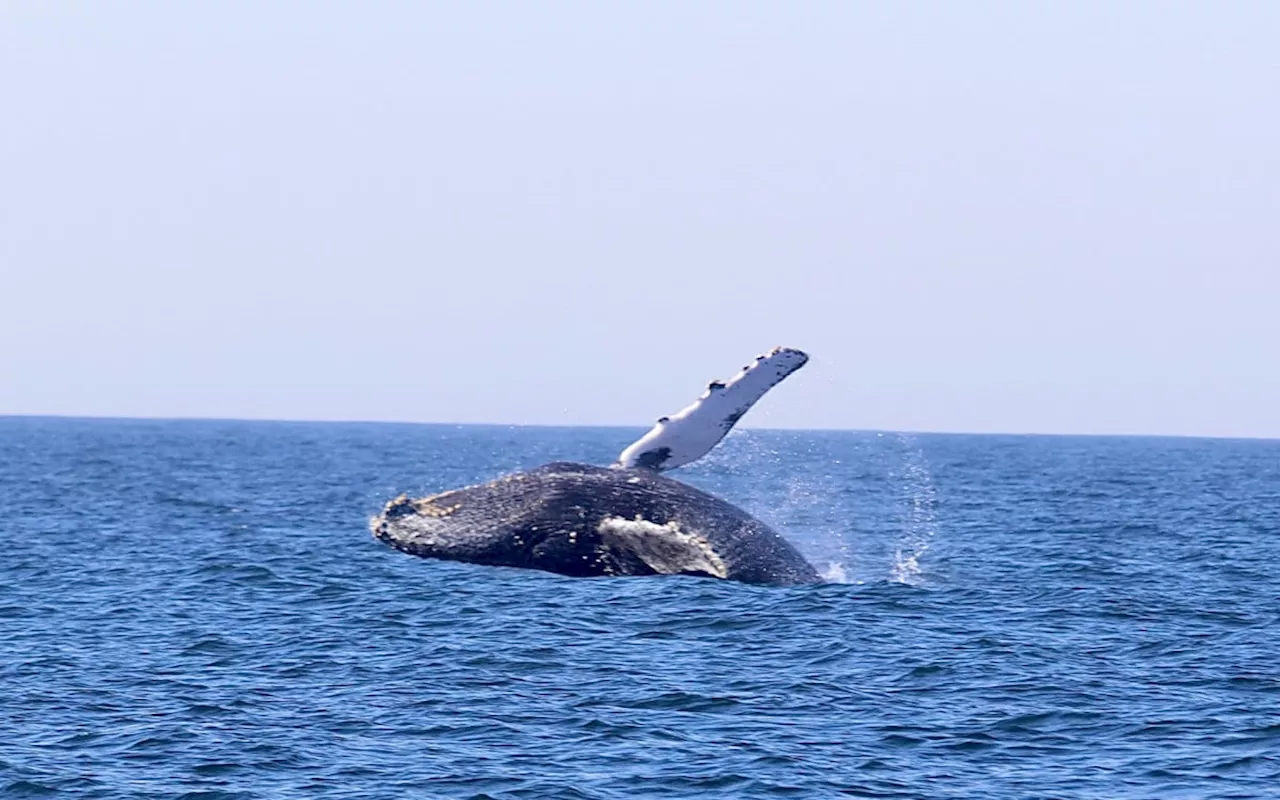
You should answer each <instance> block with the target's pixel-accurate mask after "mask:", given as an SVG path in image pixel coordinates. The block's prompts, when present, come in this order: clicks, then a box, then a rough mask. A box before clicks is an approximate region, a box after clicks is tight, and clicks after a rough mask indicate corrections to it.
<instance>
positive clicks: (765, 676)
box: [0, 418, 1280, 799]
mask: <svg viewBox="0 0 1280 800" xmlns="http://www.w3.org/2000/svg"><path fill="white" fill-rule="evenodd" d="M640 432H641V431H639V430H629V429H618V430H610V429H550V428H505V427H457V426H420V425H378V424H302V423H246V422H187V421H107V420H63V419H42V418H0V537H2V541H0V546H2V549H0V795H3V796H4V797H24V796H29V797H56V796H68V797H103V798H116V797H144V798H179V797H181V798H210V799H212V798H275V797H324V798H330V797H332V798H378V797H388V798H393V797H493V798H542V797H548V798H556V797H566V798H633V797H655V798H657V797H662V798H666V797H789V798H801V797H833V796H839V795H845V796H853V797H883V798H889V797H893V798H1041V797H1044V798H1048V797H1053V798H1121V797H1126V798H1127V797H1142V798H1228V797H1230V798H1247V797H1280V576H1278V572H1280V570H1278V565H1280V442H1273V441H1220V440H1218V441H1215V440H1192V439H1124V438H1063V437H1000V436H944V435H927V436H926V435H905V434H892V433H884V434H879V433H857V432H848V433H846V432H796V433H792V432H761V431H745V432H740V433H736V434H735V435H733V436H731V437H730V438H729V439H728V440H727V441H726V442H725V444H724V445H723V446H722V447H721V448H720V449H719V450H717V451H716V452H715V453H713V454H712V455H711V456H709V457H708V458H706V459H704V460H703V461H702V462H699V463H698V464H696V465H694V466H692V467H690V468H687V469H684V470H681V471H680V472H679V474H678V477H680V478H682V479H684V480H687V481H689V482H691V483H695V484H697V485H699V486H701V487H703V488H707V489H709V490H711V491H713V492H715V493H717V494H719V495H721V496H722V497H724V498H726V499H728V500H730V501H732V502H734V503H737V504H738V505H740V506H742V507H744V508H746V509H747V510H749V511H751V512H752V513H754V514H756V515H757V516H759V517H761V518H762V519H764V520H766V521H768V522H770V523H772V524H773V525H774V526H775V527H776V528H777V529H778V530H779V531H781V532H783V533H784V534H785V535H786V536H788V537H789V538H790V539H791V540H792V541H793V542H795V543H796V544H797V546H798V547H800V548H801V550H802V551H803V552H804V553H806V555H808V556H809V557H810V559H811V560H812V561H813V562H814V563H815V564H817V565H818V566H819V567H820V569H822V570H823V571H824V572H825V573H826V574H827V575H828V576H829V577H830V578H831V579H832V582H830V583H826V584H822V585H818V586H805V587H796V588H770V587H756V586H746V585H741V584H735V583H730V582H721V581H714V580H710V579H699V578H683V577H674V578H673V577H665V578H663V577H659V578H614V579H608V578H605V579H591V580H578V579H570V578H565V577H561V576H558V575H553V574H547V573H539V572H532V571H521V570H511V569H502V568H488V567H479V566H474V565H466V564H456V563H442V562H432V561H427V560H422V559H417V558H414V557H411V556H407V555H404V554H401V553H398V552H395V551H393V550H391V549H389V548H387V547H385V546H383V545H380V544H378V543H377V542H375V541H374V540H373V539H372V538H371V537H370V535H369V533H368V531H367V528H366V523H367V519H368V517H369V516H371V515H372V514H374V513H376V512H377V511H378V510H379V509H380V507H381V505H382V504H383V503H384V502H385V501H386V500H388V499H389V498H391V497H393V496H395V495H396V494H398V493H400V492H402V491H408V492H410V493H426V492H431V491H436V490H440V489H444V488H451V487H454V486H458V485H461V484H465V483H470V482H475V481H480V480H484V479H488V478H490V477H493V476H496V475H498V474H500V473H503V472H507V471H511V470H515V469H519V468H524V467H530V466H534V465H537V464H539V463H542V462H545V461H549V460H553V459H572V460H584V461H591V462H596V463H608V462H609V461H610V460H611V459H612V458H613V457H614V456H615V455H616V454H617V452H618V451H619V450H620V449H621V448H622V447H623V446H624V445H625V444H627V443H628V442H630V441H631V440H632V439H633V438H635V436H636V435H638V434H639V433H640Z"/></svg>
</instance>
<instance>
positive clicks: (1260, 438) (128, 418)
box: [0, 413, 1280, 442]
mask: <svg viewBox="0 0 1280 800" xmlns="http://www.w3.org/2000/svg"><path fill="white" fill-rule="evenodd" d="M11 419H45V420H78V421H90V422H111V421H118V422H247V423H265V424H272V423H274V424H292V425H308V424H311V425H419V426H424V427H428V426H429V427H453V428H463V427H470V428H557V429H569V428H584V429H598V430H620V429H630V430H647V429H648V428H649V427H652V426H644V425H634V424H632V425H611V424H591V425H565V424H560V423H549V422H453V421H450V422H438V421H423V420H388V419H332V418H324V419H315V418H312V419H283V418H279V417H217V416H208V417H205V416H184V415H174V416H134V415H114V414H8V413H0V421H3V420H11ZM735 429H736V430H747V431H762V432H778V433H788V432H790V433H876V434H886V433H893V434H909V435H912V436H999V437H1009V436H1036V437H1058V438H1080V439H1206V440H1214V441H1251V442H1275V441H1280V437H1277V436H1268V435H1262V434H1258V435H1234V436H1229V435H1210V434H1196V433H1060V432H1052V431H1050V432H1043V431H961V430H919V429H894V428H803V427H783V428H777V427H765V426H760V427H757V426H754V425H739V426H736V428H735Z"/></svg>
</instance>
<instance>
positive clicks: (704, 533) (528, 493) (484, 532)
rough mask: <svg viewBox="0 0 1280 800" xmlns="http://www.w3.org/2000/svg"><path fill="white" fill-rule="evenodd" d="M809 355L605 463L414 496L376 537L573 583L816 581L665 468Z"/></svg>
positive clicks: (706, 397)
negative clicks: (611, 578)
mask: <svg viewBox="0 0 1280 800" xmlns="http://www.w3.org/2000/svg"><path fill="white" fill-rule="evenodd" d="M807 360H808V356H806V355H805V354H804V353H802V352H800V351H799V350H792V349H787V348H775V349H773V350H771V351H770V352H768V353H766V354H765V355H762V356H760V357H759V358H757V359H756V361H755V362H754V363H752V364H749V365H748V366H746V367H745V368H743V370H742V371H741V372H739V373H738V374H737V375H736V376H734V377H733V378H732V379H730V380H728V381H724V382H721V381H713V382H712V383H711V385H710V387H709V388H708V389H707V391H706V392H705V393H704V394H703V395H702V396H701V397H699V398H698V400H697V401H696V402H694V403H693V404H692V405H690V406H689V407H688V408H685V409H683V410H682V411H680V412H679V413H678V414H674V415H672V416H671V417H664V418H663V419H662V420H660V421H659V422H658V425H657V426H655V427H654V428H653V430H651V431H649V432H648V433H646V434H645V435H644V436H643V437H641V438H640V439H639V440H638V441H637V442H635V443H634V444H632V445H631V446H629V447H627V448H626V449H625V450H623V452H622V454H621V455H620V456H619V457H618V461H617V463H615V464H614V466H612V467H599V466H593V465H589V464H576V463H571V462H555V463H551V464H545V465H543V466H541V467H538V468H536V469H532V470H529V471H526V472H517V473H514V474H511V475H507V476H504V477H500V478H497V479H495V480H492V481H489V482H488V483H482V484H479V485H475V486H467V487H463V488H460V489H453V490H451V491H447V492H442V493H440V494H435V495H432V496H430V497H423V498H418V499H411V498H409V497H408V496H406V495H401V496H399V497H397V498H395V499H394V500H392V501H391V502H390V503H388V504H387V506H386V508H385V509H384V510H383V512H382V513H381V514H379V515H378V516H376V517H374V518H373V519H372V520H371V521H370V528H371V529H372V531H373V535H374V536H375V537H377V538H378V539H379V540H381V541H383V542H386V543H387V544H389V545H391V546H392V547H395V548H396V549H398V550H402V551H404V552H406V553H412V554H414V555H418V556H425V557H428V558H438V559H448V560H454V561H466V562H471V563H475V564H488V565H494V566H508V567H526V568H532V569H541V570H547V571H550V572H558V573H561V574H563V575H571V576H580V577H588V576H605V575H677V574H678V575H699V576H704V577H711V578H722V579H728V580H736V581H743V582H746V583H760V584H780V585H789V584H798V583H813V582H817V581H818V580H819V578H818V575H817V573H816V572H815V571H814V569H813V567H812V566H811V565H810V564H809V563H808V562H807V561H805V559H804V557H803V556H801V555H800V553H799V552H797V551H796V549H795V548H794V547H792V546H791V544H790V543H789V542H787V540H786V539H784V538H782V536H780V535H779V534H778V533H776V532H775V531H774V530H773V529H771V528H770V527H769V526H768V525H765V524H764V523H763V522H760V521H759V520H757V519H755V518H754V517H752V516H751V515H750V514H748V513H747V512H745V511H743V510H742V509H740V508H737V507H736V506H734V505H732V504H730V503H727V502H725V501H724V500H721V499H719V498H717V497H715V496H713V495H711V494H708V493H707V492H704V491H702V490H700V489H697V488H694V487H693V486H690V485H688V484H685V483H682V482H680V481H677V480H675V479H673V478H670V477H668V476H666V475H661V474H659V471H661V470H667V469H672V468H674V467H678V466H682V465H685V464H689V463H691V462H692V461H694V460H696V459H698V458H700V457H701V456H703V455H705V454H706V453H707V452H708V451H709V450H711V448H713V447H714V446H715V445H716V444H717V443H718V442H719V441H720V440H721V439H723V438H724V436H725V435H726V434H727V433H728V432H729V430H730V429H731V428H732V427H733V425H734V424H735V423H736V422H737V421H738V420H739V419H740V418H741V417H742V415H743V414H745V413H746V412H747V410H748V409H750V408H751V406H752V405H754V404H755V402H756V401H757V400H759V399H760V398H761V397H762V396H763V395H764V394H765V392H767V391H768V390H769V389H770V388H772V387H773V386H775V385H777V384H778V383H779V382H781V381H782V380H783V379H784V378H786V377H787V376H788V375H790V374H791V373H792V372H794V371H796V370H797V369H799V368H800V367H801V366H803V365H804V364H805V362H806V361H807Z"/></svg>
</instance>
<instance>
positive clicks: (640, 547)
mask: <svg viewBox="0 0 1280 800" xmlns="http://www.w3.org/2000/svg"><path fill="white" fill-rule="evenodd" d="M596 532H597V533H598V534H600V539H601V541H602V542H603V543H604V544H605V545H607V546H608V547H610V548H613V549H615V550H617V551H619V552H625V553H628V554H629V555H631V556H633V557H634V558H636V559H637V560H639V561H641V562H643V563H644V564H645V566H647V567H649V568H650V569H652V570H653V571H654V572H655V573H657V574H659V575H707V576H710V577H714V578H727V577H728V576H729V568H728V566H727V565H726V564H725V563H724V560H723V559H721V558H720V556H719V555H717V554H716V552H715V550H713V549H712V547H711V544H710V542H708V541H707V540H706V539H705V538H703V537H701V536H699V535H697V534H696V533H690V532H688V531H685V530H683V529H682V528H681V527H680V524H679V523H678V522H676V521H675V520H672V521H671V522H667V523H666V524H663V525H659V524H658V523H655V522H650V521H648V520H646V519H642V518H640V517H639V516H637V517H636V518H635V519H626V518H624V517H605V518H604V519H602V520H600V524H599V525H597V526H596Z"/></svg>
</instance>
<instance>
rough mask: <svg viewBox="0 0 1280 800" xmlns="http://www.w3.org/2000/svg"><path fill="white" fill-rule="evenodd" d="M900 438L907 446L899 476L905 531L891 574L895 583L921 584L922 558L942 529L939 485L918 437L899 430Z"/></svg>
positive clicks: (902, 444)
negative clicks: (939, 508)
mask: <svg viewBox="0 0 1280 800" xmlns="http://www.w3.org/2000/svg"><path fill="white" fill-rule="evenodd" d="M897 439H898V443H899V444H900V445H901V446H902V448H903V455H902V459H903V465H902V471H901V473H900V474H899V476H898V477H899V478H901V482H902V483H901V485H902V499H903V510H902V517H901V531H902V532H901V536H900V538H899V540H898V544H897V547H896V548H895V549H894V553H893V567H892V569H891V571H890V573H889V575H890V580H892V581H893V582H895V583H905V584H908V585H910V586H920V585H921V584H923V583H924V577H923V572H922V570H921V568H920V559H921V558H922V557H923V556H924V554H925V553H927V552H928V551H929V547H930V545H931V544H932V543H933V537H934V535H935V534H936V533H937V532H938V516H937V509H936V506H937V487H936V486H935V485H934V482H933V473H932V472H930V471H929V462H928V460H927V459H926V458H925V455H924V450H922V449H921V448H920V444H919V442H918V441H917V440H916V437H915V436H912V435H911V434H909V433H899V434H897Z"/></svg>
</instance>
